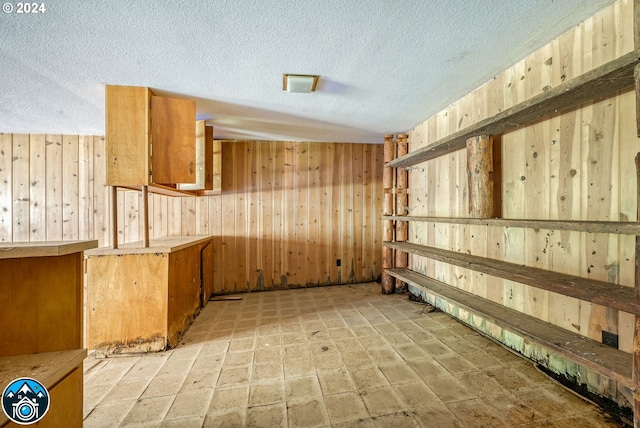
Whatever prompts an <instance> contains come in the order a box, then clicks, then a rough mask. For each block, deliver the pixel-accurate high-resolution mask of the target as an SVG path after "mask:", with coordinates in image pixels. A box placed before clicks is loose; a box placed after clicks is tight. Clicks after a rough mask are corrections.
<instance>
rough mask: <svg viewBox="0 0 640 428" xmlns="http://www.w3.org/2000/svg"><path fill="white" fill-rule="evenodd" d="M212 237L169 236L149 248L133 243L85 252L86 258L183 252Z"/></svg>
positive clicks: (151, 244) (150, 242) (154, 241)
mask: <svg viewBox="0 0 640 428" xmlns="http://www.w3.org/2000/svg"><path fill="white" fill-rule="evenodd" d="M211 238H212V236H210V235H206V236H203V235H196V236H167V237H164V238H159V239H151V240H150V241H149V247H148V248H144V247H143V246H142V242H132V243H128V244H121V245H119V247H118V248H117V249H115V250H114V249H113V248H110V247H102V248H95V249H93V250H89V251H85V253H84V254H85V257H93V256H117V255H125V254H156V253H171V252H174V251H178V250H181V249H183V248H186V247H190V246H192V245H196V244H200V243H202V242H206V241H208V240H210V239H211Z"/></svg>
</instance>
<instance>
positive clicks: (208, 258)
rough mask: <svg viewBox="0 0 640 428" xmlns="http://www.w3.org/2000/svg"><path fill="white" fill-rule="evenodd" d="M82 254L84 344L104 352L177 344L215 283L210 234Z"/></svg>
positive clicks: (128, 245)
mask: <svg viewBox="0 0 640 428" xmlns="http://www.w3.org/2000/svg"><path fill="white" fill-rule="evenodd" d="M86 258H87V281H88V283H89V287H88V291H87V293H88V309H87V311H88V316H87V330H88V331H87V346H88V347H89V348H90V349H95V350H96V351H98V352H100V353H102V354H112V353H123V352H149V351H161V350H164V349H167V348H173V347H175V346H176V345H177V344H178V341H179V339H180V337H181V335H182V334H183V333H184V332H185V331H186V329H187V328H188V327H189V325H190V324H191V322H192V321H193V319H194V317H195V315H196V314H197V313H198V312H199V311H200V308H201V307H202V306H204V305H205V304H206V303H207V301H208V300H209V296H210V295H211V292H212V289H213V284H212V282H213V281H212V278H211V273H212V271H213V268H212V266H211V263H212V238H211V237H209V236H206V237H203V236H195V237H194V236H191V237H169V238H163V239H158V240H152V241H151V243H150V246H149V247H148V248H139V244H127V245H123V246H122V247H121V248H118V249H115V250H114V249H108V248H100V249H95V250H92V251H88V252H87V253H86Z"/></svg>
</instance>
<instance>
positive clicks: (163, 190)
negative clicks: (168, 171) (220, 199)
mask: <svg viewBox="0 0 640 428" xmlns="http://www.w3.org/2000/svg"><path fill="white" fill-rule="evenodd" d="M118 187H119V188H121V189H128V190H137V191H142V186H118ZM148 189H149V193H155V194H156V195H164V196H196V195H197V193H196V191H194V190H179V189H176V188H174V187H169V186H164V185H162V184H150V185H149V186H148Z"/></svg>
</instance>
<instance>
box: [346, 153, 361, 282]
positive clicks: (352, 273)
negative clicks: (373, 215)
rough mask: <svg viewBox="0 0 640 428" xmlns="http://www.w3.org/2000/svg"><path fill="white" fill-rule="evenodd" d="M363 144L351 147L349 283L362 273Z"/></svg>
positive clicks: (356, 280) (358, 277) (357, 278)
mask: <svg viewBox="0 0 640 428" xmlns="http://www.w3.org/2000/svg"><path fill="white" fill-rule="evenodd" d="M362 151H363V145H362V144H357V145H352V147H351V153H352V157H351V165H352V176H351V183H350V185H349V188H350V189H351V194H352V199H351V200H352V201H353V205H352V207H353V208H352V210H353V238H352V239H353V243H352V244H351V247H352V254H353V255H352V262H351V266H350V268H349V283H355V282H358V281H359V279H360V277H361V275H362V245H363V235H364V232H363V226H364V225H363V224H362V220H363V213H362V211H363V194H362V192H363V189H364V188H363V173H362V170H363V159H362Z"/></svg>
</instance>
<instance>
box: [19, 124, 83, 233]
mask: <svg viewBox="0 0 640 428" xmlns="http://www.w3.org/2000/svg"><path fill="white" fill-rule="evenodd" d="M45 169H46V159H45V138H44V135H42V134H34V135H31V137H30V141H29V183H30V189H29V206H30V211H29V223H30V226H29V230H30V236H29V240H30V241H46V239H47V210H46V208H47V201H46V198H45V196H46V193H45V192H46V187H45V185H46V183H45V180H46V173H45ZM94 217H95V216H94V213H93V212H88V213H87V219H88V221H89V222H90V223H89V224H90V225H91V226H92V227H93V221H94ZM90 233H91V236H93V229H92V230H91V231H90ZM87 239H88V238H87Z"/></svg>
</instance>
